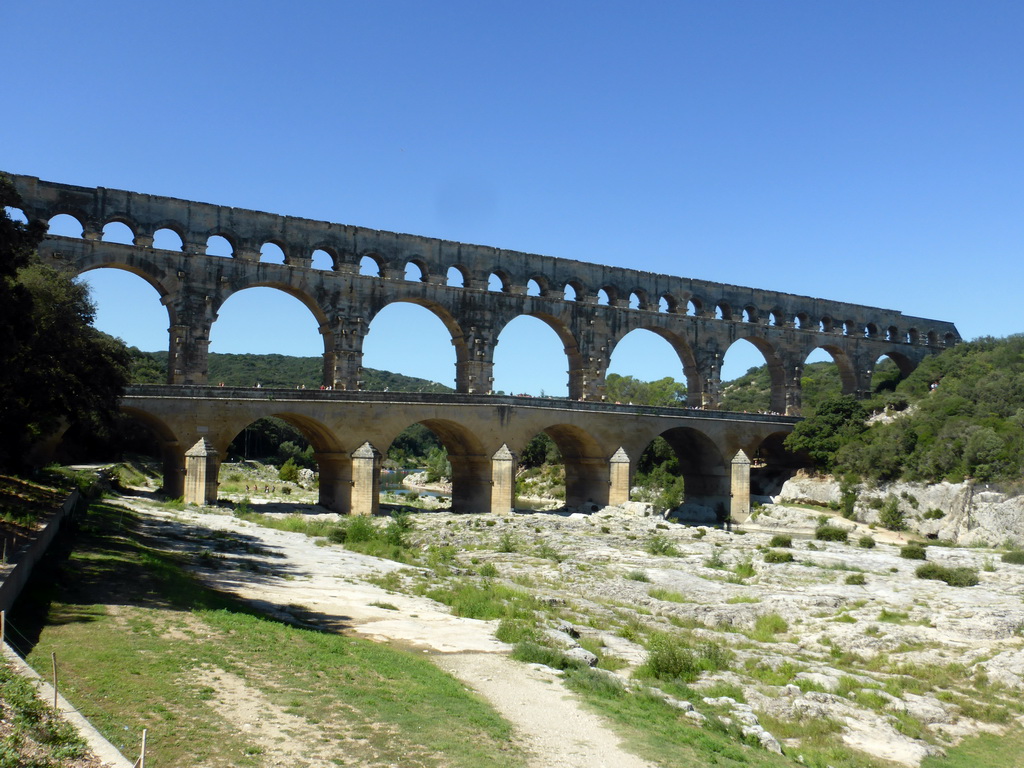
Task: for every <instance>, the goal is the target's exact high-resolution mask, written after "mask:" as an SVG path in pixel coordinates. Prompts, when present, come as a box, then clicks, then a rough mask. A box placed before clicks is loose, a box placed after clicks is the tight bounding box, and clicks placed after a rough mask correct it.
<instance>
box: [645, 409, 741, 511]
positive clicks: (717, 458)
mask: <svg viewBox="0 0 1024 768" xmlns="http://www.w3.org/2000/svg"><path fill="white" fill-rule="evenodd" d="M656 437H662V438H664V439H665V441H666V442H668V444H669V446H670V447H671V448H672V450H673V452H674V453H675V454H676V458H677V460H678V461H679V468H680V470H681V473H682V475H683V478H684V481H685V494H686V496H685V498H686V502H687V503H696V504H702V505H704V506H706V507H710V508H711V509H714V510H716V512H718V511H720V509H725V510H728V508H729V496H730V480H731V476H730V472H729V463H730V462H731V459H732V457H731V456H725V455H724V454H723V453H722V450H721V448H720V447H719V445H718V444H716V442H715V441H714V440H713V439H712V438H711V437H710V436H708V435H707V434H706V433H704V432H702V431H701V430H699V429H695V428H693V427H672V428H669V429H667V430H664V431H662V432H660V433H658V434H656V435H649V436H648V440H647V442H646V443H645V444H644V448H642V449H640V450H638V451H637V452H636V457H637V460H639V458H640V455H641V453H642V452H643V450H645V449H646V446H647V445H650V444H651V443H652V442H653V441H654V438H656Z"/></svg>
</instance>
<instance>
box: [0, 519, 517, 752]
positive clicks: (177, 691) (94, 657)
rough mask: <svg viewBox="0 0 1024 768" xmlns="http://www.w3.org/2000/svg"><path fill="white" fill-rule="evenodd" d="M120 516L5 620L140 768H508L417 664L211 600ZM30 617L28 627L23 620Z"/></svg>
mask: <svg viewBox="0 0 1024 768" xmlns="http://www.w3.org/2000/svg"><path fill="white" fill-rule="evenodd" d="M137 523H138V521H137V520H136V519H135V518H134V517H133V516H132V515H131V514H130V513H127V512H124V511H123V510H122V509H121V508H119V507H117V508H115V507H110V506H105V505H103V504H101V503H100V504H95V505H94V506H93V508H92V511H91V512H90V515H89V517H88V518H87V521H86V522H85V523H84V524H83V525H82V526H81V528H80V530H79V532H78V534H77V536H76V541H75V551H74V552H73V553H72V555H71V556H70V558H69V559H68V560H67V561H65V562H63V563H62V564H61V565H60V568H59V573H58V574H56V577H55V579H54V580H53V583H54V584H55V585H56V586H53V587H51V588H49V589H48V590H46V591H42V592H40V591H37V592H36V593H35V594H33V595H30V596H27V597H28V599H26V600H23V601H22V608H23V610H21V612H20V613H18V614H17V615H16V617H12V619H13V620H14V621H15V623H16V624H19V625H21V626H27V627H31V626H37V627H41V629H40V630H39V634H38V641H37V642H36V644H35V645H34V647H33V648H32V649H31V652H30V653H29V655H28V660H29V662H30V663H31V664H32V665H33V666H34V667H36V668H37V669H38V670H39V671H40V673H41V674H44V675H48V674H49V665H50V653H51V651H55V652H56V654H57V658H58V661H59V664H60V675H61V680H62V683H61V689H62V692H63V693H64V694H65V695H66V696H67V697H68V698H69V699H70V700H71V701H72V702H73V703H74V704H75V705H76V706H77V707H78V708H79V709H80V710H82V712H83V713H84V714H85V715H86V717H88V718H89V719H90V720H91V721H92V722H93V724H94V725H95V726H97V727H98V728H99V729H100V730H101V732H103V734H104V735H105V736H106V737H107V738H108V739H109V740H110V741H111V742H113V743H114V744H115V745H116V746H118V747H119V748H120V749H121V750H122V752H124V753H125V754H126V755H131V756H132V757H134V756H135V755H136V754H137V752H138V749H139V744H140V742H141V736H142V729H143V728H145V729H148V737H147V747H148V749H147V759H146V764H147V766H154V767H159V766H167V767H170V766H174V768H185V767H187V766H199V765H202V766H262V765H271V764H279V763H276V762H275V761H279V760H281V759H282V758H284V759H286V760H287V761H288V763H289V764H290V765H294V766H297V767H298V766H304V765H310V766H312V765H330V764H335V765H361V766H362V765H366V766H376V765H381V766H386V765H402V766H510V767H511V766H519V765H522V764H523V762H524V760H523V756H522V754H521V752H520V750H519V749H518V748H517V747H515V746H514V745H513V744H512V742H511V738H512V734H511V729H510V727H509V725H508V724H507V723H506V722H505V721H503V720H502V719H501V718H500V717H499V716H498V715H497V714H496V713H495V712H494V711H493V710H492V709H491V708H490V707H489V705H488V704H486V703H485V702H483V701H482V700H480V699H479V698H478V697H476V696H474V695H473V694H471V693H470V692H467V691H466V690H465V689H464V687H463V686H462V685H461V684H460V683H459V682H457V681H456V680H455V679H454V678H452V677H451V676H449V675H447V674H446V673H444V672H442V671H440V670H438V669H437V668H436V667H435V666H434V665H433V664H431V663H430V662H428V661H425V660H423V659H421V658H419V657H417V656H416V655H414V654H411V653H408V652H405V651H401V650H395V649H391V648H389V647H387V646H384V645H380V644H375V643H371V642H368V641H364V640H358V639H353V638H348V637H344V636H340V635H334V634H328V633H323V632H317V631H312V630H307V629H301V628H296V627H293V626H289V625H285V624H282V623H279V622H276V621H273V620H270V619H267V618H265V617H263V616H260V615H257V614H254V613H253V612H252V610H251V609H249V608H247V607H245V606H242V605H241V604H239V603H236V602H234V601H233V600H231V599H229V598H227V597H225V596H223V595H221V594H218V593H215V592H212V591H210V590H208V589H206V588H204V587H202V586H201V585H199V584H198V583H197V582H196V581H195V580H193V579H192V578H191V577H190V576H189V575H188V574H187V573H185V572H184V571H183V570H182V568H181V565H182V563H181V562H180V560H179V557H180V556H179V555H176V554H173V553H171V552H167V551H162V550H160V549H157V548H155V547H154V545H153V542H151V541H148V540H146V539H145V537H144V535H143V534H141V533H139V527H138V525H137ZM26 606H33V607H34V609H35V615H32V610H31V608H26Z"/></svg>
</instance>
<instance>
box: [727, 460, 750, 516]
mask: <svg viewBox="0 0 1024 768" xmlns="http://www.w3.org/2000/svg"><path fill="white" fill-rule="evenodd" d="M729 496H730V504H729V517H730V518H731V519H732V522H733V523H736V524H739V523H745V522H747V520H749V519H750V459H749V458H747V454H745V453H744V452H743V451H742V450H741V451H739V453H737V454H736V455H735V456H734V457H733V459H732V478H731V481H730V483H729Z"/></svg>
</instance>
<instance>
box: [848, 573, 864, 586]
mask: <svg viewBox="0 0 1024 768" xmlns="http://www.w3.org/2000/svg"><path fill="white" fill-rule="evenodd" d="M846 583H847V584H851V585H853V586H863V585H864V584H865V583H866V579H865V578H864V574H863V573H851V574H850V575H849V576H847V577H846Z"/></svg>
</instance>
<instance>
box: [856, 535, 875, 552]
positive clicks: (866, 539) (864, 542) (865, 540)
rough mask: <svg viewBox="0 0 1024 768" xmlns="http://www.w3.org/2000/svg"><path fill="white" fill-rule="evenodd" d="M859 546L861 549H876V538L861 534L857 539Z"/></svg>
mask: <svg viewBox="0 0 1024 768" xmlns="http://www.w3.org/2000/svg"><path fill="white" fill-rule="evenodd" d="M857 546H858V547H860V548H861V549H874V548H875V540H874V538H872V537H871V536H861V537H860V538H859V539H857Z"/></svg>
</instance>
